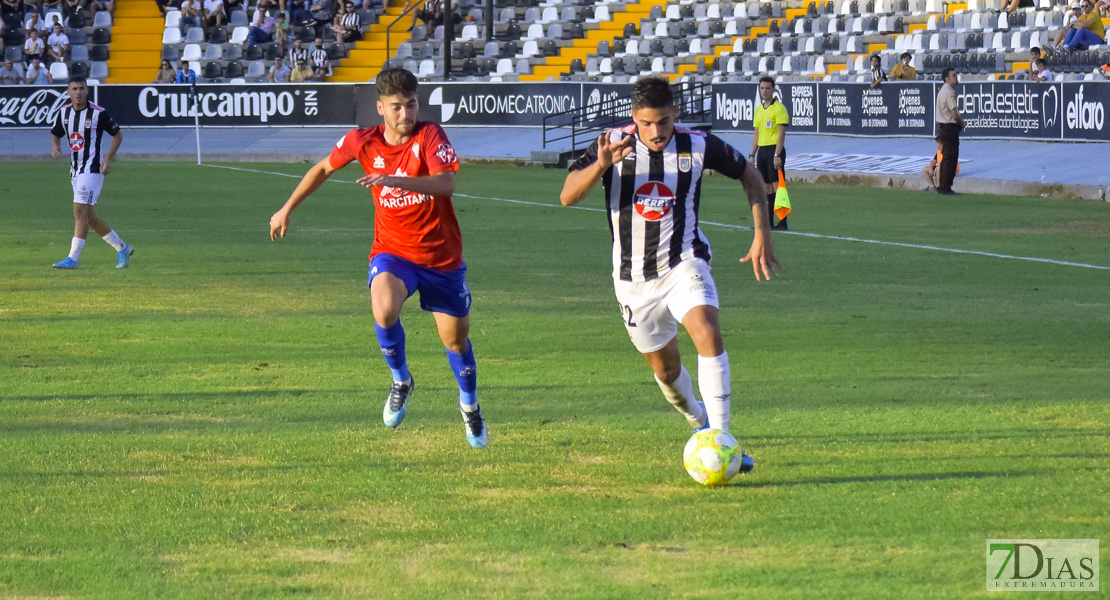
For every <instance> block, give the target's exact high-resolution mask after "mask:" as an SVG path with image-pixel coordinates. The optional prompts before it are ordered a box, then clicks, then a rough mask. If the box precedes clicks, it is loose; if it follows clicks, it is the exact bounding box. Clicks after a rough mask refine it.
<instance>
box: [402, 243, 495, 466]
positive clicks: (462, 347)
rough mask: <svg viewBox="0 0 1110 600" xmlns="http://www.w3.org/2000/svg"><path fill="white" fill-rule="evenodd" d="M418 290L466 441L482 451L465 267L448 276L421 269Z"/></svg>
mask: <svg viewBox="0 0 1110 600" xmlns="http://www.w3.org/2000/svg"><path fill="white" fill-rule="evenodd" d="M419 289H420V307H421V308H423V309H424V310H426V311H429V312H431V313H432V315H433V316H434V317H435V320H436V330H437V331H438V332H439V339H440V341H441V342H443V349H444V350H445V351H446V352H447V363H448V365H449V366H450V367H451V374H452V375H454V377H455V382H456V383H457V384H458V386H459V412H460V413H462V418H463V423H464V428H465V431H466V440H467V442H469V443H470V445H471V446H473V447H475V448H485V447H486V445H487V444H489V430H488V429H487V428H486V422H485V419H484V418H483V417H482V409H481V407H480V406H479V405H478V363H477V361H476V360H475V358H474V346H473V344H471V342H470V300H471V297H470V288H469V287H468V286H467V285H466V265H463V266H462V267H459V268H458V269H455V270H453V271H448V272H440V271H433V270H431V269H423V270H422V271H421V279H420V284H419Z"/></svg>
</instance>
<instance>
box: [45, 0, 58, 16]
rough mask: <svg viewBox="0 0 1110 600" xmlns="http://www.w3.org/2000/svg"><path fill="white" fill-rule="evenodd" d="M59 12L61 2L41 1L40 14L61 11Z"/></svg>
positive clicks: (56, 0) (53, 0)
mask: <svg viewBox="0 0 1110 600" xmlns="http://www.w3.org/2000/svg"><path fill="white" fill-rule="evenodd" d="M61 10H62V0H42V14H44V15H45V14H46V13H47V12H48V11H61Z"/></svg>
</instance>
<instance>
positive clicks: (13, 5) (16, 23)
mask: <svg viewBox="0 0 1110 600" xmlns="http://www.w3.org/2000/svg"><path fill="white" fill-rule="evenodd" d="M0 20H3V21H4V22H5V23H7V25H8V27H11V28H12V29H13V30H14V29H19V28H21V27H23V8H22V7H21V6H20V3H19V0H0Z"/></svg>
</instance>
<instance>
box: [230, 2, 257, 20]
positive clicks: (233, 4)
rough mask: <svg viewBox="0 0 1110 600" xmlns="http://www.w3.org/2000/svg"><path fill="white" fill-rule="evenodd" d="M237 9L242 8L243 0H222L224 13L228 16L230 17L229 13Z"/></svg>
mask: <svg viewBox="0 0 1110 600" xmlns="http://www.w3.org/2000/svg"><path fill="white" fill-rule="evenodd" d="M260 8H261V7H260ZM237 10H244V8H243V0H224V13H226V14H227V16H228V18H230V17H231V13H233V12H235V11H237Z"/></svg>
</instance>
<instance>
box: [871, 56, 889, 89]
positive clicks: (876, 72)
mask: <svg viewBox="0 0 1110 600" xmlns="http://www.w3.org/2000/svg"><path fill="white" fill-rule="evenodd" d="M884 81H886V71H884V70H883V59H881V58H879V55H878V54H872V55H871V89H875V88H877V87H879V84H880V83H882V82H884Z"/></svg>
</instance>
